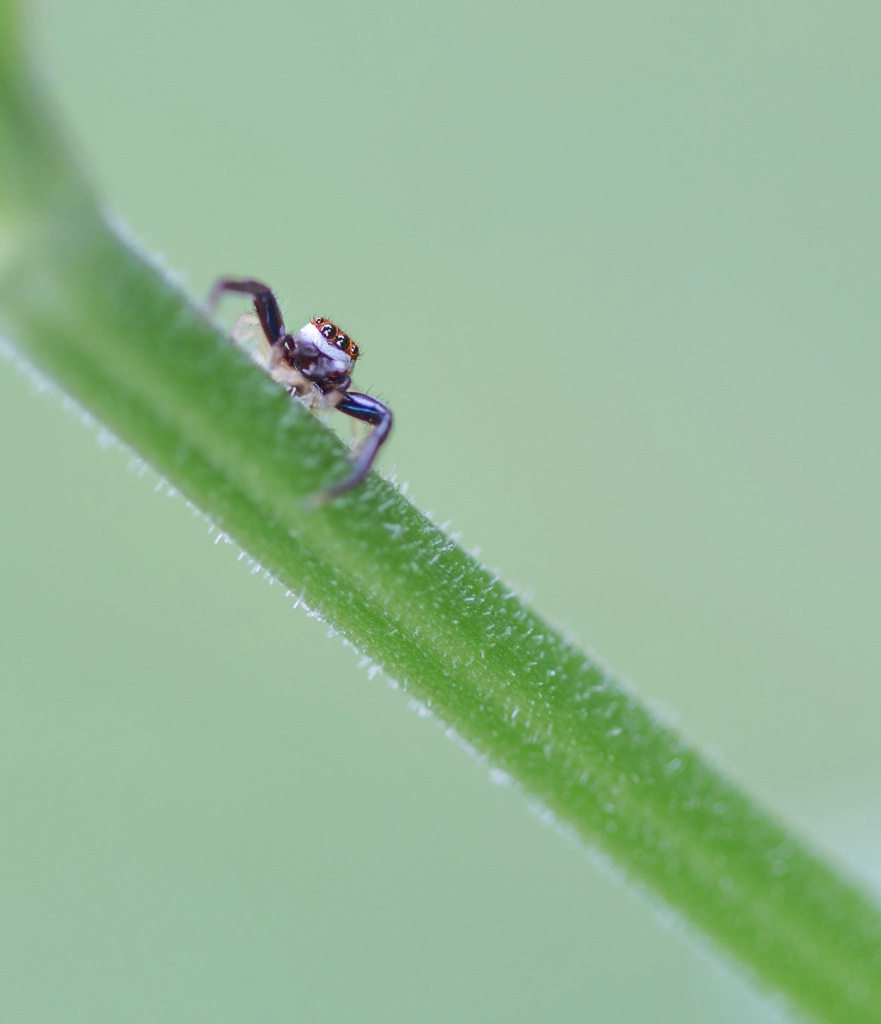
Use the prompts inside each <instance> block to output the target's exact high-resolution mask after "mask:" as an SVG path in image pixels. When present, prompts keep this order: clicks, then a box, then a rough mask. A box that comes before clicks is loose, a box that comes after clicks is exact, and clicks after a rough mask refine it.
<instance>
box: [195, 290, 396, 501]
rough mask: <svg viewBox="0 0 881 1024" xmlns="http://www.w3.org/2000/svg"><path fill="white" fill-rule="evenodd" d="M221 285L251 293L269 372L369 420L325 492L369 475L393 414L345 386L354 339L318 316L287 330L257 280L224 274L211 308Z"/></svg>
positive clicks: (308, 399) (293, 390)
mask: <svg viewBox="0 0 881 1024" xmlns="http://www.w3.org/2000/svg"><path fill="white" fill-rule="evenodd" d="M225 291H229V292H244V293H245V294H247V295H251V296H253V299H254V311H255V312H256V314H257V319H258V320H259V322H260V327H261V330H262V331H263V335H264V337H265V339H266V344H267V346H268V350H269V351H268V355H267V356H266V358H265V359H261V360H260V362H261V365H262V366H263V367H264V369H265V370H266V371H267V373H269V375H270V376H271V377H272V378H273V380H276V381H278V382H279V384H282V385H283V386H284V387H286V388H287V390H288V391H289V393H290V394H291V395H296V396H297V397H298V398H300V399H302V400H303V401H304V402H305V403H306V404H307V405H309V406H310V407H311V408H317V409H322V408H323V409H326V408H335V409H339V410H340V412H344V413H346V414H347V415H349V416H354V417H355V419H358V420H363V421H364V422H366V423H369V424H371V425H372V426H373V430H372V431H371V433H370V435H369V436H368V437H367V439H366V441H365V442H364V444H363V445H362V446H361V448H360V449H359V451H358V452H357V453H356V455H355V458H354V463H353V466H352V471H351V473H350V474H349V475H348V476H347V477H346V478H345V479H344V480H341V481H340V483H338V484H334V485H333V486H332V487H330V488H328V489H327V491H325V492H324V497H326V498H335V497H337V496H338V495H340V494H343V493H345V492H346V491H349V490H351V489H352V488H353V487H356V486H357V485H358V484H359V483H361V481H362V480H363V479H364V477H365V476H367V474H368V472H369V471H370V467H371V465H372V464H373V460H374V459H375V458H376V453H377V452H378V451H379V449H380V447H381V446H382V444H383V442H384V441H385V439H386V438H387V437H388V435H389V431H390V430H391V429H392V414H391V410H390V409H388V408H387V407H386V406H385V405H383V404H382V402H379V401H377V399H375V398H371V397H370V395H361V394H357V393H356V392H353V391H349V388H350V387H351V384H352V378H351V371H352V368H353V366H354V365H355V360H356V359H357V358H358V355H359V349H358V346H357V345H356V344H355V342H354V341H353V340H352V339H351V338H350V337H349V335H348V334H346V333H345V332H344V331H341V330H340V329H339V327H337V325H336V324H335V323H333V322H332V321H330V320H327V319H326V318H325V317H323V316H317V317H315V318H314V319H313V320H311V321H310V322H309V323H308V324H306V325H305V326H304V327H301V328H300V330H299V331H297V333H296V334H288V332H287V331H286V330H285V326H284V321H283V320H282V316H281V310H280V309H279V308H278V302H277V301H276V298H275V296H274V295H273V293H272V290H271V289H270V288H268V287H267V286H266V285H265V284H262V283H261V282H260V281H253V280H250V279H245V280H239V279H238V278H229V277H222V278H221V279H220V280H219V281H218V282H217V284H215V286H214V289H213V290H212V292H211V296H210V298H209V300H208V304H209V308H213V307H214V305H215V304H216V303H217V301H218V299H219V298H220V296H221V294H222V293H223V292H225Z"/></svg>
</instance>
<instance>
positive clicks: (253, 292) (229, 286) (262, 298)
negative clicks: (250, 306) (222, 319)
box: [208, 277, 286, 345]
mask: <svg viewBox="0 0 881 1024" xmlns="http://www.w3.org/2000/svg"><path fill="white" fill-rule="evenodd" d="M224 292H244V293H245V294H246V295H250V296H252V297H253V299H254V312H255V313H256V314H257V318H258V319H259V320H260V326H261V327H262V328H263V333H264V334H265V335H266V340H267V341H268V342H269V344H270V345H275V344H276V343H278V342H283V341H284V338H285V336H286V332H285V329H284V320H283V319H282V315H281V310H280V309H279V308H278V301H277V299H276V298H275V295H274V294H273V291H272V289H271V288H270V287H269V286H268V285H265V284H263V282H262V281H253V280H251V279H250V278H245V279H240V278H237V277H222V278H220V280H219V281H218V282H217V283H216V284H215V285H214V287H213V288H212V289H211V294H210V295H209V296H208V309H209V310H213V309H214V307H215V306H216V305H217V303H218V301H219V300H220V296H221V295H222V294H223V293H224Z"/></svg>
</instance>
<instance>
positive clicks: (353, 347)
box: [349, 341, 359, 362]
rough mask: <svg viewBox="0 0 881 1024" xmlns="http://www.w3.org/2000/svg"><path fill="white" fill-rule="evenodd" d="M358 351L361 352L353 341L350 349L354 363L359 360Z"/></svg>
mask: <svg viewBox="0 0 881 1024" xmlns="http://www.w3.org/2000/svg"><path fill="white" fill-rule="evenodd" d="M358 351H359V349H358V346H357V345H356V344H355V342H354V341H353V342H352V344H351V346H350V348H349V356H350V357H351V358H352V361H353V362H354V360H356V359H357V358H358Z"/></svg>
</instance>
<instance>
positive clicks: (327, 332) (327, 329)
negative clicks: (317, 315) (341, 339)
mask: <svg viewBox="0 0 881 1024" xmlns="http://www.w3.org/2000/svg"><path fill="white" fill-rule="evenodd" d="M321 333H322V334H323V335H324V336H325V338H327V339H328V341H333V338H334V335H335V334H336V327H334V325H333V324H332V323H329V322H325V324H324V326H323V327H322V328H321Z"/></svg>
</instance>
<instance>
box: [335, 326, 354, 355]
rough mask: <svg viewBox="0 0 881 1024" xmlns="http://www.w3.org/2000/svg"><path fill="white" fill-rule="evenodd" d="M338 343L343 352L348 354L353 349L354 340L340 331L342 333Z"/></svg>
mask: <svg viewBox="0 0 881 1024" xmlns="http://www.w3.org/2000/svg"><path fill="white" fill-rule="evenodd" d="M336 343H337V345H339V347H340V348H341V349H342V350H343V352H346V353H348V351H349V349H350V348H351V347H352V339H351V338H350V337H349V336H348V334H343V332H342V331H340V333H339V334H338V335H337V336H336Z"/></svg>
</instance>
